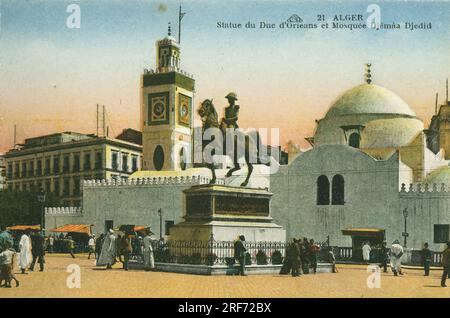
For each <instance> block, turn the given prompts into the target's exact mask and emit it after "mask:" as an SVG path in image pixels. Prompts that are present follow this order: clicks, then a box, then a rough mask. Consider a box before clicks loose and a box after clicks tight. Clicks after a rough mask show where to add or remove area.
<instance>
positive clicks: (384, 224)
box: [271, 145, 450, 250]
mask: <svg viewBox="0 0 450 318" xmlns="http://www.w3.org/2000/svg"><path fill="white" fill-rule="evenodd" d="M335 158H338V160H336V159H335ZM337 174H339V175H342V176H343V177H344V180H345V204H344V205H317V201H316V200H317V178H318V177H319V176H320V175H326V176H327V177H328V179H329V180H330V183H331V180H332V178H333V176H334V175H337ZM401 174H402V175H401ZM401 179H403V180H406V179H411V169H410V168H408V167H407V166H405V165H404V164H403V163H401V162H400V160H399V156H398V153H394V154H393V155H392V156H391V158H389V159H387V160H375V159H373V158H372V157H370V156H368V155H366V154H364V153H363V152H361V151H359V150H357V149H353V148H350V147H346V146H337V145H335V146H332V145H328V146H321V147H316V148H314V149H313V150H310V151H308V152H305V153H302V154H301V155H300V156H299V157H298V158H297V159H296V160H295V161H294V162H292V163H291V164H290V165H289V166H284V167H281V168H280V171H279V173H277V174H275V175H273V176H272V177H271V191H272V192H273V193H274V195H273V198H272V206H271V208H272V215H273V217H274V221H275V223H277V224H280V225H282V226H284V227H285V229H286V232H287V237H288V238H292V237H303V236H306V237H308V238H314V239H315V240H316V241H324V240H326V239H327V235H329V236H330V244H332V245H337V246H351V245H352V241H351V238H350V237H349V236H344V235H342V230H344V229H346V228H368V227H373V228H380V229H384V230H385V233H386V240H387V242H388V243H389V244H390V243H391V242H392V241H394V240H395V239H398V240H400V241H401V242H403V237H402V232H404V216H403V210H404V208H408V211H410V213H409V216H408V218H407V222H408V224H407V226H410V227H409V228H408V232H409V233H410V234H409V235H410V236H409V238H408V242H409V243H408V247H412V248H415V249H420V248H421V247H422V244H423V243H424V242H428V243H430V246H431V247H432V248H433V249H435V250H441V249H442V244H434V243H433V235H434V229H433V227H434V224H450V189H449V186H448V185H447V186H444V187H443V186H442V185H422V186H420V187H421V188H420V189H421V190H420V191H418V190H417V189H419V188H418V187H419V186H418V185H414V186H411V190H410V189H409V186H406V187H405V186H403V188H402V185H401V184H400V185H399V180H401Z"/></svg>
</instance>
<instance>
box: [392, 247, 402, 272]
mask: <svg viewBox="0 0 450 318" xmlns="http://www.w3.org/2000/svg"><path fill="white" fill-rule="evenodd" d="M402 256H403V247H402V246H401V245H400V242H399V241H398V240H395V241H394V242H393V243H392V246H391V269H392V272H393V273H394V275H395V276H398V274H400V275H403V274H402Z"/></svg>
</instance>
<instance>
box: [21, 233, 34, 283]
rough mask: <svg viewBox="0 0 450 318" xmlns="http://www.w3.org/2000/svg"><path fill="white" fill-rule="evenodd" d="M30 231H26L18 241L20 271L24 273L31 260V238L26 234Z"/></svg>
mask: <svg viewBox="0 0 450 318" xmlns="http://www.w3.org/2000/svg"><path fill="white" fill-rule="evenodd" d="M29 233H30V232H29V231H26V232H25V233H24V234H23V235H22V237H21V238H20V242H19V249H20V255H19V267H20V270H21V271H22V274H25V270H26V269H27V267H28V266H29V265H30V263H31V260H32V255H31V240H30V237H29V236H28V234H29Z"/></svg>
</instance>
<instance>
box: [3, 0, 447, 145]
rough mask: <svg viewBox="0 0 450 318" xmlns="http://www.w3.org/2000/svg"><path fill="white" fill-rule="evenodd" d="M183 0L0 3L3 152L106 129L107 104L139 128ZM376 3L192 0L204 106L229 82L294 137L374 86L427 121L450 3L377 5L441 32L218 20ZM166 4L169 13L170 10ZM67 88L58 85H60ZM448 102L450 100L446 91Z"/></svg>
mask: <svg viewBox="0 0 450 318" xmlns="http://www.w3.org/2000/svg"><path fill="white" fill-rule="evenodd" d="M71 3H77V4H79V5H80V7H81V28H80V29H68V28H67V27H66V18H67V16H68V15H69V14H68V13H66V7H67V6H68V5H69V4H71ZM179 3H180V2H179V1H144V0H142V1H118V0H101V1H90V0H84V1H82V0H81V1H56V0H28V1H26V0H15V1H9V0H0V13H1V25H0V27H1V29H0V66H1V72H0V135H1V136H2V137H0V151H4V150H6V149H8V148H9V147H10V146H11V142H12V126H13V124H14V123H17V124H18V126H19V129H18V131H19V136H18V137H19V139H23V138H26V137H31V136H32V135H36V134H41V133H46V132H54V131H59V130H75V131H81V132H93V131H95V104H96V103H101V104H105V105H106V107H107V109H108V113H109V117H110V119H111V126H112V130H113V132H114V133H118V132H119V131H120V130H121V129H122V128H125V127H134V128H138V127H139V121H138V120H139V76H140V74H141V72H142V70H143V68H151V67H154V63H155V48H154V44H155V41H156V40H157V39H159V38H161V37H163V36H165V35H166V33H167V22H168V21H171V22H172V26H173V29H174V34H175V35H176V34H177V24H176V21H177V11H178V5H179ZM370 3H373V1H370V2H369V1H345V2H344V1H334V2H327V1H314V2H312V1H258V2H255V1H220V2H219V1H183V3H182V5H183V11H186V12H187V14H186V16H185V18H184V19H183V31H182V43H181V46H182V53H181V54H182V56H181V59H182V67H183V69H185V70H186V71H188V72H190V73H192V74H194V77H195V79H196V101H195V104H196V105H198V103H199V102H200V101H201V100H203V99H205V98H214V101H215V102H216V105H217V107H219V108H222V107H224V106H225V104H226V101H225V100H224V99H223V97H224V96H225V94H226V93H228V91H230V90H232V91H236V93H237V94H238V96H239V102H240V104H241V107H243V108H242V111H241V119H240V121H241V125H245V126H256V127H268V128H270V127H278V128H280V129H281V136H282V138H283V140H282V141H281V142H282V143H283V142H284V141H286V140H287V139H293V140H294V141H296V142H300V141H302V139H303V138H304V137H306V136H309V135H311V134H312V132H313V129H314V119H318V118H320V117H322V116H323V115H324V113H325V112H326V110H327V109H328V107H329V106H330V103H331V102H332V101H333V100H334V99H335V98H336V97H337V96H338V95H339V94H341V93H342V92H343V91H344V90H346V89H349V88H351V87H352V86H355V85H357V84H359V83H361V82H362V80H363V72H364V63H366V62H372V64H373V74H374V83H376V84H379V85H381V86H385V87H387V88H389V89H391V90H393V91H394V92H396V93H397V94H398V95H400V96H401V97H402V98H403V99H405V101H406V102H407V103H408V104H410V105H411V107H412V108H413V109H414V110H415V111H416V112H417V114H418V115H419V116H420V117H422V118H423V119H424V120H425V122H426V124H427V123H428V120H429V118H428V117H429V116H430V115H431V113H432V110H433V108H434V94H435V92H436V91H439V93H440V95H441V97H442V96H443V95H444V83H445V78H446V77H448V76H449V65H450V59H449V56H450V55H449V53H450V44H449V43H450V33H449V29H450V28H449V20H450V13H449V12H450V10H449V9H450V2H430V1H424V2H404V1H401V2H394V1H389V2H384V1H381V2H376V3H378V4H379V5H380V8H381V18H382V22H383V23H390V22H392V21H396V22H399V23H402V22H405V21H414V22H416V23H418V22H422V21H424V22H428V21H430V22H432V25H433V29H432V30H417V31H407V30H394V31H389V30H380V31H375V30H357V31H351V32H350V31H342V30H332V31H327V32H324V31H321V30H280V29H275V30H258V29H257V30H245V29H244V30H223V29H218V28H217V27H216V23H217V22H218V21H223V22H239V23H245V22H247V21H250V20H251V21H255V22H259V21H266V22H273V23H276V24H279V23H280V22H282V21H285V20H286V19H287V18H289V16H290V15H292V14H298V15H299V16H301V17H302V18H303V20H304V21H305V22H314V21H315V20H316V16H317V15H318V14H325V15H326V16H327V18H330V17H331V16H332V15H334V14H347V13H349V14H363V15H364V17H365V18H366V17H367V16H368V13H366V8H367V6H368V4H370ZM161 6H162V7H165V8H166V10H165V11H164V10H160V9H159V8H160V7H161ZM55 86H56V87H55ZM441 100H442V99H441Z"/></svg>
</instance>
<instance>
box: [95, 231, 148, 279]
mask: <svg viewBox="0 0 450 318" xmlns="http://www.w3.org/2000/svg"><path fill="white" fill-rule="evenodd" d="M141 234H142V236H140V235H139V234H138V233H130V232H124V233H122V234H119V235H117V237H116V235H115V234H114V231H113V230H109V231H108V232H107V233H106V234H101V235H100V236H99V238H98V239H95V238H94V237H91V239H90V240H89V248H90V249H89V255H88V258H90V255H91V251H93V253H94V256H95V258H96V265H97V266H106V269H111V268H112V266H113V265H114V264H115V263H117V260H118V261H119V262H121V263H122V264H123V266H122V268H123V269H124V270H125V271H128V269H129V266H128V265H129V261H130V257H131V256H141V257H142V259H143V261H144V269H145V270H146V271H150V270H154V268H155V260H154V255H153V248H152V244H151V242H152V240H151V232H150V230H149V229H144V230H143V231H142V232H141Z"/></svg>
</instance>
